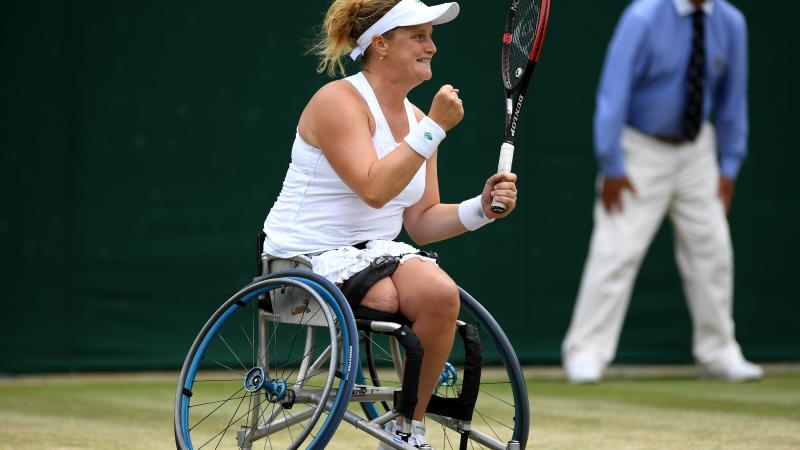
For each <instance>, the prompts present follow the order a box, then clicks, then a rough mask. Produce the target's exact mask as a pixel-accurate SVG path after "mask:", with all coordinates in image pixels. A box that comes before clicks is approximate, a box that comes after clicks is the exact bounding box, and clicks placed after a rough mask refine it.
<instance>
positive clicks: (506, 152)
mask: <svg viewBox="0 0 800 450" xmlns="http://www.w3.org/2000/svg"><path fill="white" fill-rule="evenodd" d="M549 16H550V0H511V7H510V8H509V9H508V18H507V20H506V29H505V32H504V33H503V47H502V71H503V88H504V89H505V93H506V130H505V137H504V138H503V145H501V146H500V161H499V163H498V165H497V173H508V172H511V162H512V160H513V159H514V141H515V140H516V137H517V121H518V120H519V112H520V110H521V109H522V102H523V101H524V100H525V94H526V92H527V91H528V83H529V82H530V80H531V74H532V73H533V68H534V67H536V62H537V61H538V60H539V53H541V52H542V43H543V42H544V35H545V33H546V32H547V19H548V18H549ZM515 94H516V100H514V95H515ZM491 208H492V211H494V212H496V213H498V214H501V213H503V212H505V210H506V205H504V204H502V203H500V202H498V201H496V200H495V201H492V206H491Z"/></svg>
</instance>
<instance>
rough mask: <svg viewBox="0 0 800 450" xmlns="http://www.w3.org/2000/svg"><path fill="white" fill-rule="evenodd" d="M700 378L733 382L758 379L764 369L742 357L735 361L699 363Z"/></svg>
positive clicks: (762, 375)
mask: <svg viewBox="0 0 800 450" xmlns="http://www.w3.org/2000/svg"><path fill="white" fill-rule="evenodd" d="M700 377H701V378H717V379H720V380H724V381H732V382H735V383H739V382H743V381H758V380H760V379H761V378H763V377H764V369H762V368H761V366H759V365H757V364H753V363H751V362H750V361H747V360H746V359H744V358H741V359H738V360H736V361H733V362H730V361H726V362H721V363H707V364H700Z"/></svg>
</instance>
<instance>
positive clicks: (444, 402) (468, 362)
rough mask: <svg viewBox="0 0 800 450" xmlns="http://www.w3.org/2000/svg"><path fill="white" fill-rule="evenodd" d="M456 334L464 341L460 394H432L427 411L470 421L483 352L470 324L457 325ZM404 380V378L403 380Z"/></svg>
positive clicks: (476, 334) (479, 378) (476, 333)
mask: <svg viewBox="0 0 800 450" xmlns="http://www.w3.org/2000/svg"><path fill="white" fill-rule="evenodd" d="M458 334H459V336H461V340H462V341H463V342H464V380H463V382H462V385H461V394H460V395H459V396H458V397H456V398H444V397H439V396H438V395H434V396H433V397H431V402H430V403H429V404H428V410H427V411H428V412H429V413H433V414H438V415H440V416H447V417H452V418H453V419H458V420H465V421H471V420H472V413H473V411H474V410H475V402H476V401H477V399H478V391H479V389H480V384H481V363H482V361H483V353H482V351H481V341H480V339H479V338H478V332H477V331H476V330H475V327H474V326H472V325H470V324H464V325H462V326H460V327H458ZM403 381H404V382H405V379H404V380H403Z"/></svg>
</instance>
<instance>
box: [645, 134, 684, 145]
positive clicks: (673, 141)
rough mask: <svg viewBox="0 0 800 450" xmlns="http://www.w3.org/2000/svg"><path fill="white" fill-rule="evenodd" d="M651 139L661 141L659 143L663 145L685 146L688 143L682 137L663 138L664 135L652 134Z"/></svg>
mask: <svg viewBox="0 0 800 450" xmlns="http://www.w3.org/2000/svg"><path fill="white" fill-rule="evenodd" d="M651 137H652V138H653V139H656V140H658V141H661V142H663V143H665V144H670V145H683V144H687V143H688V142H689V140H688V139H686V138H684V137H675V136H664V135H661V134H654V135H652V136H651Z"/></svg>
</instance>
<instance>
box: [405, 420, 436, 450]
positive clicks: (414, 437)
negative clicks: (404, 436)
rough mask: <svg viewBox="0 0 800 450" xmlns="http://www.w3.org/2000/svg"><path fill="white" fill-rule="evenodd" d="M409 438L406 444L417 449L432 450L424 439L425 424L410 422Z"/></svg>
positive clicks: (416, 421)
mask: <svg viewBox="0 0 800 450" xmlns="http://www.w3.org/2000/svg"><path fill="white" fill-rule="evenodd" d="M411 430H412V431H411V436H410V437H409V438H408V443H409V444H411V445H413V446H414V447H417V448H419V449H428V450H433V447H431V444H430V443H428V440H427V439H425V423H424V422H420V421H419V420H412V421H411Z"/></svg>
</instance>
